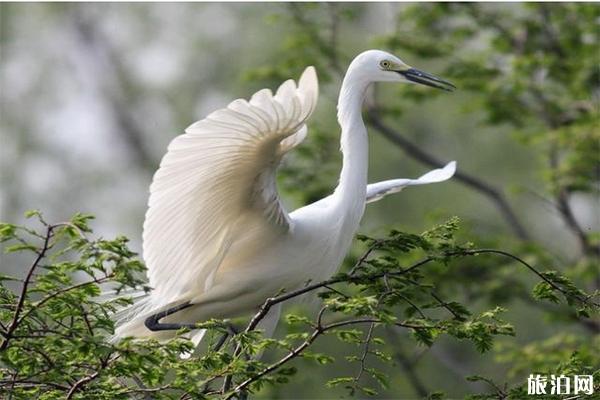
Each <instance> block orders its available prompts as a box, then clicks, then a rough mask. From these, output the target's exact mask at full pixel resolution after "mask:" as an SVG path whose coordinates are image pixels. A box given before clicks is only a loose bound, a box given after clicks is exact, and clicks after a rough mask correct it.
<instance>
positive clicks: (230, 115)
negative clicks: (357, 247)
mask: <svg viewBox="0 0 600 400" xmlns="http://www.w3.org/2000/svg"><path fill="white" fill-rule="evenodd" d="M317 96H318V82H317V77H316V72H315V70H314V68H313V67H309V68H307V69H306V70H305V71H304V73H303V74H302V77H301V78H300V80H299V82H298V85H296V83H295V82H294V81H293V80H288V81H286V82H284V83H283V84H282V85H281V86H280V87H279V88H278V90H277V91H276V94H275V95H273V93H272V92H271V91H270V90H269V89H263V90H260V91H258V92H256V93H255V94H254V95H253V96H252V97H251V99H250V101H246V100H242V99H238V100H234V101H233V102H231V103H230V104H229V105H228V106H227V107H226V108H224V109H220V110H217V111H215V112H213V113H211V114H209V115H208V116H207V117H206V118H205V119H203V120H201V121H198V122H196V123H194V124H192V125H191V126H190V127H188V128H187V129H186V133H185V134H184V135H181V136H178V137H176V138H175V139H173V141H172V142H171V143H170V144H169V146H168V151H167V154H166V155H165V156H164V157H163V159H162V161H161V164H160V168H159V169H158V171H157V172H156V174H155V175H154V179H153V182H152V185H151V186H150V199H149V201H148V206H149V207H148V211H147V213H146V220H145V222H144V235H143V239H144V245H143V247H144V258H145V260H146V264H147V267H148V276H149V281H150V282H149V283H150V285H151V286H152V287H153V288H154V291H153V293H152V294H153V296H152V297H154V298H155V299H160V301H159V302H158V301H155V302H154V306H160V305H161V304H168V303H171V302H173V301H177V300H178V299H180V298H181V297H182V296H185V295H186V294H188V293H192V292H193V293H194V294H199V293H201V292H202V291H204V290H206V289H207V288H208V286H210V281H211V276H214V271H215V270H216V269H217V268H218V266H219V264H220V263H221V261H222V259H223V257H224V256H225V255H226V253H227V250H228V249H229V247H230V245H231V244H232V242H233V241H234V240H235V239H236V237H237V236H238V235H239V234H241V233H242V232H240V229H241V228H240V227H239V225H240V224H239V222H240V221H244V220H246V221H248V220H250V221H253V223H256V224H257V226H256V227H254V228H256V229H254V230H253V231H258V232H266V233H268V232H285V231H287V230H289V229H290V228H291V226H290V220H289V218H288V215H287V213H286V211H285V210H284V208H283V207H282V205H281V202H280V200H279V196H278V193H277V188H276V183H275V175H276V169H277V166H278V164H279V161H280V160H281V157H282V156H283V155H284V154H285V153H286V152H288V151H289V150H291V149H292V148H293V147H295V146H296V145H298V144H299V143H300V142H301V141H302V140H303V139H304V137H305V136H306V126H305V121H306V119H307V118H308V117H309V116H310V115H311V114H312V112H313V110H314V108H315V105H316V102H317ZM154 294H155V296H154Z"/></svg>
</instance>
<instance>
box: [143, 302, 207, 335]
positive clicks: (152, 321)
mask: <svg viewBox="0 0 600 400" xmlns="http://www.w3.org/2000/svg"><path fill="white" fill-rule="evenodd" d="M191 306H193V304H192V303H190V302H189V301H188V302H185V303H183V304H180V305H178V306H175V307H171V308H168V309H166V310H163V311H161V312H158V313H156V314H153V315H151V316H149V317H148V318H146V320H145V321H144V325H146V328H148V329H150V330H151V331H152V332H156V331H173V330H178V329H181V328H190V329H194V328H196V325H195V324H176V323H167V324H163V323H161V322H160V320H161V319H163V318H165V317H167V316H169V315H171V314H175V313H176V312H178V311H181V310H185V309H186V308H188V307H191Z"/></svg>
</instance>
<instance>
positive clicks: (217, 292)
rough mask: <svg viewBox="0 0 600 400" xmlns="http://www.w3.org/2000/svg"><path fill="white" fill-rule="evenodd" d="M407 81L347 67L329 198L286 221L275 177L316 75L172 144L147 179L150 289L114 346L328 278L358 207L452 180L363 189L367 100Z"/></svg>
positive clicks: (359, 62) (310, 106)
mask: <svg viewBox="0 0 600 400" xmlns="http://www.w3.org/2000/svg"><path fill="white" fill-rule="evenodd" d="M385 66H387V67H385ZM409 71H417V70H414V69H411V68H410V67H408V66H407V65H406V64H404V63H403V62H402V61H401V60H399V59H398V58H396V57H394V56H392V55H390V54H388V53H385V52H381V51H377V50H371V51H367V52H364V53H362V54H361V55H359V56H358V57H357V58H356V59H355V60H354V61H353V62H352V64H351V65H350V67H349V69H348V73H347V74H346V77H345V78H344V83H343V85H342V90H341V92H340V101H339V106H338V119H339V122H340V125H341V127H342V138H341V143H342V151H343V153H344V154H343V168H342V173H341V176H340V182H339V185H338V187H337V188H336V190H335V192H334V193H333V194H332V195H330V196H328V197H326V198H324V199H322V200H320V201H318V202H316V203H313V204H310V205H308V206H305V207H302V208H300V209H298V210H296V211H294V212H292V213H290V214H288V213H287V212H286V210H285V209H284V207H283V206H282V204H281V201H280V199H279V195H278V193H277V188H276V180H275V177H276V170H277V167H278V165H279V163H280V161H281V158H282V157H283V156H284V155H285V154H286V153H287V152H288V151H290V150H292V149H293V148H294V147H295V146H297V145H298V144H299V143H300V142H302V140H303V139H304V137H305V136H306V133H307V128H306V121H307V119H308V118H309V117H310V115H311V114H312V112H313V111H314V109H315V106H316V103H317V96H318V83H317V76H316V72H315V69H314V68H313V67H308V68H307V69H306V70H305V71H304V73H303V74H302V77H301V78H300V80H299V81H298V85H297V86H296V84H295V82H294V81H292V80H288V81H286V82H285V83H283V84H282V85H281V86H280V87H279V89H278V90H277V92H276V94H275V95H273V94H272V93H271V91H270V90H268V89H263V90H261V91H259V92H257V93H256V94H254V95H253V96H252V98H251V99H250V101H246V100H241V99H238V100H235V101H233V102H231V103H230V104H229V105H228V106H227V108H224V109H221V110H218V111H215V112H213V113H212V114H210V115H209V116H208V117H206V118H205V119H203V120H201V121H198V122H196V123H194V124H192V125H191V126H190V127H189V128H187V129H186V131H185V132H186V133H185V134H184V135H181V136H178V137H176V138H175V139H174V140H173V141H172V142H171V143H170V145H169V148H168V151H167V154H166V155H165V156H164V157H163V159H162V162H161V164H160V168H159V169H158V171H157V172H156V174H155V176H154V179H153V182H152V185H151V187H150V199H149V202H148V206H149V208H148V212H147V214H146V220H145V222H144V234H143V241H144V245H143V251H144V259H145V261H146V264H147V267H148V278H149V284H150V286H151V287H152V288H153V290H152V291H151V292H150V294H149V296H148V297H146V298H145V299H144V300H142V301H141V302H139V303H138V304H136V305H134V306H133V308H132V309H131V310H130V311H129V312H127V313H126V314H125V315H126V316H125V318H124V320H123V321H121V324H120V326H119V327H118V329H117V332H116V337H117V338H119V337H123V336H130V335H133V336H140V337H150V336H152V337H156V338H159V339H165V338H168V337H171V336H172V335H173V334H174V332H173V331H154V332H153V331H150V330H149V329H148V328H147V327H146V326H145V325H144V321H145V319H146V318H148V317H149V316H151V315H153V314H155V313H157V312H160V311H162V310H165V309H167V308H171V307H173V306H176V305H179V304H182V303H185V302H191V304H192V306H191V307H189V308H186V309H184V310H182V311H179V312H177V313H174V314H172V315H169V316H167V317H165V318H163V319H162V320H161V322H162V323H168V322H173V323H188V324H189V323H196V322H201V321H203V320H206V319H209V318H231V317H236V316H240V315H244V314H247V313H250V312H253V311H255V310H257V308H258V307H260V305H261V304H263V303H264V301H265V299H266V298H268V297H270V296H272V295H274V294H275V293H277V292H279V291H280V290H281V289H286V290H291V289H294V288H297V287H299V286H301V285H302V284H304V283H305V282H306V281H308V280H311V281H313V282H316V281H319V280H322V279H327V278H328V277H329V276H331V275H332V274H333V273H335V271H336V270H337V268H338V267H339V265H340V263H341V262H342V260H343V257H344V256H345V254H346V252H347V251H348V249H349V246H350V244H351V241H352V238H353V237H354V235H355V233H356V230H357V229H358V225H359V222H360V219H361V217H362V214H363V211H364V207H365V204H366V203H367V202H371V201H376V200H379V199H380V198H382V197H383V196H385V195H386V194H389V193H395V192H397V191H399V190H401V189H402V188H404V187H406V186H410V185H421V184H427V183H433V182H441V181H444V180H446V179H449V178H450V177H451V176H452V175H453V174H454V170H455V163H454V162H452V163H450V164H448V165H447V166H446V167H445V168H443V169H439V170H434V171H431V172H429V173H427V174H425V175H423V176H422V177H420V178H418V179H416V180H410V179H395V180H389V181H384V182H379V183H375V184H371V185H367V181H366V179H367V166H368V141H367V132H366V129H365V127H364V124H363V121H362V117H361V106H362V102H363V99H364V93H365V90H366V89H367V87H368V86H369V85H370V84H371V83H372V82H375V81H406V82H410V81H412V82H418V81H417V80H416V78H415V79H411V76H410V74H409ZM417 72H420V71H417ZM425 75H426V76H427V77H429V78H430V81H428V82H427V83H425V82H418V83H425V84H427V85H429V86H437V87H440V88H446V87H443V86H441V85H440V83H443V84H447V82H445V81H442V80H440V79H439V78H435V77H433V76H431V75H428V74H425ZM421 78H422V76H421ZM279 311H280V310H279V307H275V308H274V309H272V310H271V312H270V313H269V315H268V316H267V318H266V319H264V320H263V321H262V324H261V327H262V328H263V329H266V330H267V331H268V332H267V334H271V333H272V331H273V330H274V329H275V326H276V324H277V321H278V319H279ZM201 336H202V334H199V335H197V337H196V339H199V338H201Z"/></svg>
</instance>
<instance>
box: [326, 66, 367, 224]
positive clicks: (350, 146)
mask: <svg viewBox="0 0 600 400" xmlns="http://www.w3.org/2000/svg"><path fill="white" fill-rule="evenodd" d="M367 87H368V82H365V81H363V80H361V79H357V77H355V76H353V74H352V71H349V72H348V74H347V75H346V77H345V78H344V82H343V84H342V89H341V90H340V97H339V101H338V121H339V123H340V126H341V128H342V136H341V150H342V154H343V166H342V172H341V174H340V181H339V184H338V187H337V188H336V190H335V193H334V196H335V198H336V207H338V210H336V211H338V212H339V214H338V215H340V217H344V218H345V222H348V223H350V224H351V225H355V226H354V227H353V228H354V229H356V228H357V227H358V223H359V222H360V219H361V217H362V214H363V212H364V208H365V196H366V189H367V172H368V165H369V143H368V138H367V129H366V128H365V124H364V122H363V119H362V104H363V101H364V97H365V92H366V90H367Z"/></svg>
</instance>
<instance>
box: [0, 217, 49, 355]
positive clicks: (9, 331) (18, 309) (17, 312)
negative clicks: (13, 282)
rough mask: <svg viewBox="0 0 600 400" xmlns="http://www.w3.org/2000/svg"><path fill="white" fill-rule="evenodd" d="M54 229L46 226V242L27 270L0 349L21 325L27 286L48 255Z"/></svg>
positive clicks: (2, 348) (3, 348)
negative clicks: (20, 320)
mask: <svg viewBox="0 0 600 400" xmlns="http://www.w3.org/2000/svg"><path fill="white" fill-rule="evenodd" d="M53 230H54V226H52V225H48V226H47V228H46V236H45V238H44V243H43V245H42V248H41V250H40V251H39V253H38V255H37V257H36V258H35V260H34V262H33V264H32V265H31V267H29V271H28V272H27V275H26V276H25V280H24V281H23V287H22V289H21V294H20V296H19V300H18V301H17V307H16V309H15V313H14V315H13V319H12V322H11V324H10V325H9V327H8V329H7V330H6V332H4V333H3V336H4V340H3V341H2V344H1V345H0V351H3V350H6V348H7V347H8V342H9V341H10V338H11V336H12V334H13V332H14V331H15V329H16V328H17V326H18V325H19V316H20V314H21V311H22V310H23V304H24V303H25V298H26V297H27V288H28V287H29V283H30V281H31V277H32V276H33V272H34V271H35V269H36V268H37V267H38V265H39V263H40V261H42V259H43V258H44V257H45V256H46V251H47V250H48V247H49V245H50V238H51V237H52V232H53Z"/></svg>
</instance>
